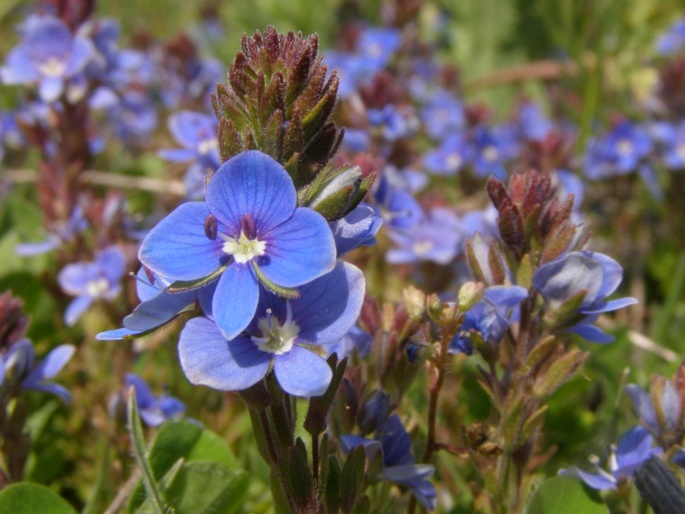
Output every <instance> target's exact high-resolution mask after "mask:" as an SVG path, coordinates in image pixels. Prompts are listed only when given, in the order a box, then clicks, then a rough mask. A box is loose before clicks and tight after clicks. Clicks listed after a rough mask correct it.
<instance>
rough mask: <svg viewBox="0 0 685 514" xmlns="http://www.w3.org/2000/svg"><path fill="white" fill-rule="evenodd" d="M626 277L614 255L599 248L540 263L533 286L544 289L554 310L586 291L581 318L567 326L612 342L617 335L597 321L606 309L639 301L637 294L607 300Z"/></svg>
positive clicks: (590, 338)
mask: <svg viewBox="0 0 685 514" xmlns="http://www.w3.org/2000/svg"><path fill="white" fill-rule="evenodd" d="M622 279H623V268H622V267H621V265H620V264H619V263H618V262H616V261H615V260H614V259H612V258H611V257H609V256H607V255H604V254H601V253H599V252H571V253H567V254H564V255H562V256H561V257H559V258H558V259H555V260H553V261H551V262H548V263H546V264H543V265H542V266H540V268H538V270H537V271H536V272H535V274H534V275H533V286H534V287H535V288H536V289H537V290H538V291H540V294H542V296H543V297H544V299H545V301H546V302H547V306H548V308H549V309H551V310H552V311H553V310H555V309H557V308H559V307H561V306H562V305H563V304H564V302H566V301H567V300H568V299H569V298H571V297H572V296H574V295H577V294H581V292H583V291H585V294H584V297H583V301H582V304H581V305H580V307H579V308H578V310H577V314H578V315H579V316H580V318H581V319H580V321H577V322H574V323H573V324H572V326H570V327H568V328H567V330H568V331H569V332H572V333H575V334H577V335H579V336H581V337H582V338H584V339H587V340H588V341H592V342H593V343H610V342H611V341H613V340H614V338H613V336H611V335H608V334H606V333H604V332H603V331H602V330H601V329H600V328H598V327H596V326H595V325H593V323H594V322H595V320H596V319H597V317H598V316H599V315H600V314H601V313H603V312H611V311H615V310H617V309H621V308H623V307H627V306H628V305H633V304H635V303H637V300H636V299H635V298H619V299H617V300H611V301H607V300H606V298H607V297H608V296H609V295H611V294H612V293H613V292H614V291H616V289H617V288H618V286H619V284H620V283H621V280H622Z"/></svg>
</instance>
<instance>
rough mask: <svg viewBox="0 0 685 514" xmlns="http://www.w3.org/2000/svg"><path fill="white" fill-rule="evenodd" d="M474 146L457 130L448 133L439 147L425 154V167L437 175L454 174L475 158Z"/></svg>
mask: <svg viewBox="0 0 685 514" xmlns="http://www.w3.org/2000/svg"><path fill="white" fill-rule="evenodd" d="M473 154H474V151H473V148H472V146H471V144H470V143H469V142H468V141H467V140H466V139H464V137H463V136H462V134H460V133H458V132H456V133H453V134H450V135H448V136H447V137H445V139H444V140H443V141H442V142H441V143H440V146H439V147H438V148H435V149H433V150H430V151H428V152H426V155H424V156H423V165H424V167H425V168H426V169H427V170H428V171H430V172H431V173H433V174H435V175H454V174H455V173H457V172H458V171H460V170H461V169H462V168H464V166H467V165H468V164H469V163H470V161H471V160H472V159H473Z"/></svg>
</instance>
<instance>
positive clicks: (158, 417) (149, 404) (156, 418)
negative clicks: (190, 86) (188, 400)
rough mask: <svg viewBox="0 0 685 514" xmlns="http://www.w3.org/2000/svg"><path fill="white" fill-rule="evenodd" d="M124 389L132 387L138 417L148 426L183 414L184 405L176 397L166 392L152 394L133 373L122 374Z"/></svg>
mask: <svg viewBox="0 0 685 514" xmlns="http://www.w3.org/2000/svg"><path fill="white" fill-rule="evenodd" d="M124 385H125V387H126V391H127V392H128V390H129V389H130V388H131V387H133V388H134V390H135V392H136V403H137V404H138V409H139V411H140V417H141V419H142V420H143V421H144V422H145V424H146V425H147V426H149V427H156V426H158V425H161V424H162V423H164V422H165V421H166V420H168V419H178V418H180V417H181V416H183V414H185V411H186V406H185V404H184V403H183V402H182V401H181V400H179V399H178V398H174V397H173V396H169V395H166V394H160V395H154V394H152V391H151V390H150V387H149V386H148V385H147V383H146V382H145V381H144V380H143V379H142V378H140V377H139V376H137V375H134V374H133V373H126V375H125V376H124Z"/></svg>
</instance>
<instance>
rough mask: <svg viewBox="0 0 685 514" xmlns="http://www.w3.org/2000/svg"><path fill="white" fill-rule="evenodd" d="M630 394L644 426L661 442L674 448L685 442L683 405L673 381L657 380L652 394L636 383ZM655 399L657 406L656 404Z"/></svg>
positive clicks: (627, 387) (632, 386) (657, 378)
mask: <svg viewBox="0 0 685 514" xmlns="http://www.w3.org/2000/svg"><path fill="white" fill-rule="evenodd" d="M626 392H627V393H628V395H629V396H630V399H631V400H632V401H633V408H634V410H635V414H637V417H638V418H639V419H640V423H641V424H642V426H644V427H645V428H646V429H647V430H649V431H650V432H651V433H652V434H653V435H654V436H655V437H656V438H657V440H658V441H660V442H661V443H663V444H664V445H667V446H671V445H672V444H677V443H679V442H680V441H681V440H682V437H683V432H684V431H685V427H683V421H682V417H683V404H682V401H681V398H680V393H679V392H678V390H677V389H676V386H675V385H674V384H673V382H672V381H671V380H665V379H663V377H656V380H655V381H654V382H653V383H652V387H651V388H650V392H651V393H652V394H650V393H648V392H647V391H645V390H644V389H642V388H641V387H640V386H639V385H636V384H628V385H627V386H626ZM655 400H656V402H657V405H656V406H655V405H654V401H655ZM657 412H659V415H657Z"/></svg>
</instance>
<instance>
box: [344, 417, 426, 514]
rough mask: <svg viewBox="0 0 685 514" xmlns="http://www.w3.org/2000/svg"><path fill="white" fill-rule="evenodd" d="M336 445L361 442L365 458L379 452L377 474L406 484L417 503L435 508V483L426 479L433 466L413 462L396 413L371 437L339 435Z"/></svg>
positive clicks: (348, 446)
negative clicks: (379, 463) (338, 443)
mask: <svg viewBox="0 0 685 514" xmlns="http://www.w3.org/2000/svg"><path fill="white" fill-rule="evenodd" d="M340 445H341V447H342V450H343V451H344V452H345V453H349V452H350V451H351V450H352V449H353V448H356V447H357V446H363V447H364V451H365V452H366V457H367V459H369V460H372V459H373V458H375V456H376V455H377V454H379V453H380V457H381V462H382V470H381V472H380V474H379V476H378V477H377V478H378V479H380V480H389V481H390V482H394V483H396V484H399V485H402V486H404V487H408V488H409V490H410V491H411V492H412V494H413V495H414V497H415V498H416V499H417V500H418V501H419V503H420V504H421V505H423V506H424V507H425V508H426V509H428V510H434V509H435V504H436V498H437V495H438V494H437V491H436V490H435V486H434V485H433V484H431V483H430V482H429V481H428V479H429V478H430V477H431V476H432V475H433V473H434V472H435V468H434V467H433V466H431V465H430V464H414V462H415V461H414V456H413V455H412V451H411V438H410V437H409V434H408V433H407V431H406V429H405V428H404V426H403V425H402V422H401V421H400V418H399V417H398V416H397V414H393V415H392V416H390V417H389V418H388V419H387V420H386V421H385V422H384V423H383V424H382V425H380V426H379V427H378V429H377V430H376V433H375V435H374V439H366V438H364V437H359V436H354V435H343V436H341V437H340Z"/></svg>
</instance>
